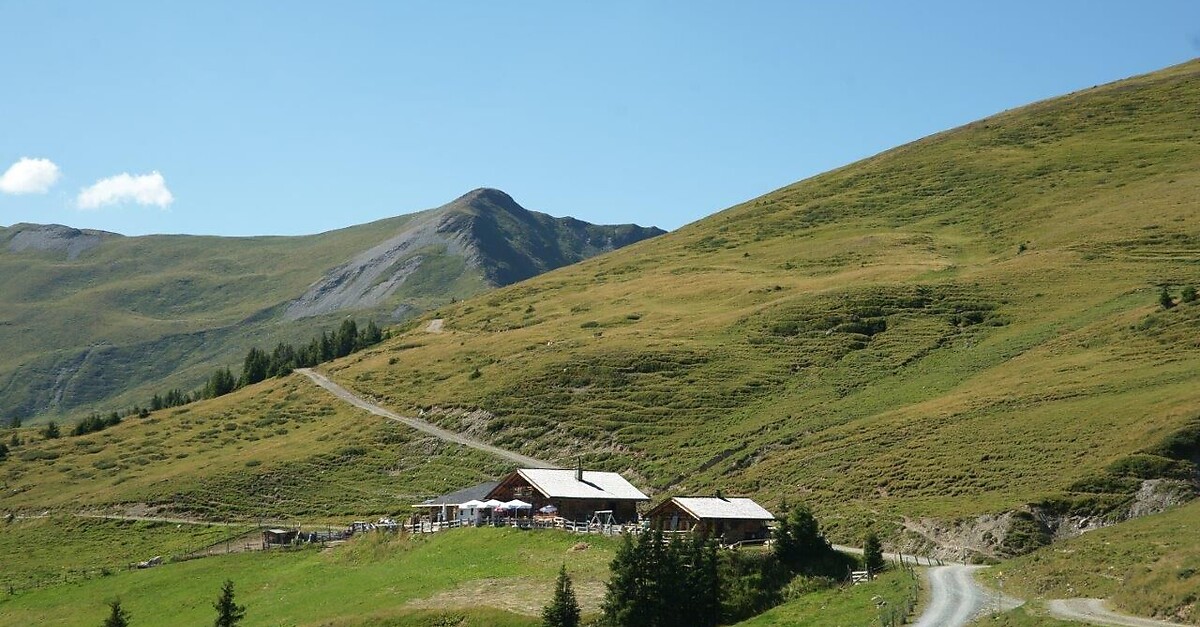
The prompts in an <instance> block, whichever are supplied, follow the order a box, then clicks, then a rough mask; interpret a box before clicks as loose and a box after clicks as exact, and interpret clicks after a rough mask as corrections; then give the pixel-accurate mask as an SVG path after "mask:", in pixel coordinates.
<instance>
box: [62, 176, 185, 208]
mask: <svg viewBox="0 0 1200 627" xmlns="http://www.w3.org/2000/svg"><path fill="white" fill-rule="evenodd" d="M123 202H133V203H136V204H139V205H154V206H156V207H162V208H164V209H165V208H167V207H168V206H170V204H171V203H173V202H175V197H174V196H172V195H171V190H169V189H167V182H166V181H165V180H163V175H161V174H159V173H158V172H151V173H150V174H139V175H137V176H134V175H131V174H129V173H128V172H125V173H122V174H118V175H116V176H110V177H108V178H106V179H100V180H99V181H96V183H95V184H94V185H92V186H91V187H85V188H83V189H81V190H79V198H78V199H76V203H77V204H78V205H79V208H80V209H99V208H100V207H103V206H105V205H115V204H119V203H123Z"/></svg>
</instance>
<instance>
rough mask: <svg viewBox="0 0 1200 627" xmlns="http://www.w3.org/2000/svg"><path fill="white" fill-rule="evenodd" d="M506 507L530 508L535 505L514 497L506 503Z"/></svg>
mask: <svg viewBox="0 0 1200 627" xmlns="http://www.w3.org/2000/svg"><path fill="white" fill-rule="evenodd" d="M504 507H505V508H506V509H530V508H532V507H533V505H532V504H530V503H526V502H525V501H522V500H520V499H513V500H511V501H509V502H507V503H505V504H504Z"/></svg>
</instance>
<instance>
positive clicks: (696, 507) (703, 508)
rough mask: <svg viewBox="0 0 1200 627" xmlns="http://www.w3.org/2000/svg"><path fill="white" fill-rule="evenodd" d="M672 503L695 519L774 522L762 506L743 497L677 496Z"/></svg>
mask: <svg viewBox="0 0 1200 627" xmlns="http://www.w3.org/2000/svg"><path fill="white" fill-rule="evenodd" d="M671 500H672V501H674V502H675V504H676V505H678V506H679V507H681V508H683V510H684V511H686V512H688V513H690V514H692V515H693V516H695V517H696V518H700V519H704V518H737V519H740V520H775V516H774V515H773V514H771V512H768V511H767V510H766V509H764V508H763V506H762V505H759V504H758V503H755V502H754V499H748V498H746V497H743V496H733V497H715V496H677V497H675V498H673V499H671Z"/></svg>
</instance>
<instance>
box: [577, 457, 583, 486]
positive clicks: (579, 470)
mask: <svg viewBox="0 0 1200 627" xmlns="http://www.w3.org/2000/svg"><path fill="white" fill-rule="evenodd" d="M575 480H576V481H583V458H582V457H576V458H575Z"/></svg>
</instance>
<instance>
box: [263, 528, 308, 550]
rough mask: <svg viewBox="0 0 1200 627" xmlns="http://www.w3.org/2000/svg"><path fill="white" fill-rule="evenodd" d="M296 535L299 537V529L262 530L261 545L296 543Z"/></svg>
mask: <svg viewBox="0 0 1200 627" xmlns="http://www.w3.org/2000/svg"><path fill="white" fill-rule="evenodd" d="M298 535H300V530H299V529H263V532H262V539H263V545H264V546H271V545H272V544H291V543H293V542H295V541H296V536H298Z"/></svg>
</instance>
